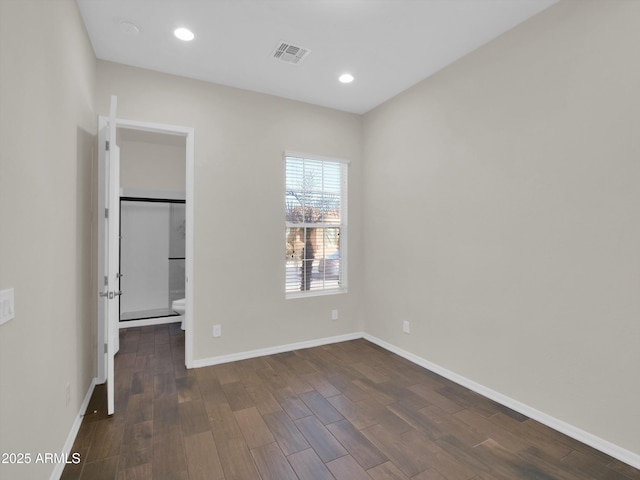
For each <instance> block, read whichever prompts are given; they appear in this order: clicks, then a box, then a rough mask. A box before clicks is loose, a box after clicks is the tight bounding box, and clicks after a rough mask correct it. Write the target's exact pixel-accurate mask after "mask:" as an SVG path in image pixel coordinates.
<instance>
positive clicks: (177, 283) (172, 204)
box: [120, 197, 186, 321]
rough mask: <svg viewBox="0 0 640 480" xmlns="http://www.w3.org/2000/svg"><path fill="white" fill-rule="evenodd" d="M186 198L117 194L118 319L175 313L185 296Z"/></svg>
mask: <svg viewBox="0 0 640 480" xmlns="http://www.w3.org/2000/svg"><path fill="white" fill-rule="evenodd" d="M185 225H186V221H185V201H184V200H172V199H157V198H137V197H121V198H120V274H121V277H120V290H121V291H122V295H121V296H120V321H131V320H144V319H159V318H162V317H172V316H176V315H177V314H176V313H175V312H174V311H173V310H172V309H171V304H172V302H173V301H174V300H177V299H180V298H184V297H185V234H186V230H185Z"/></svg>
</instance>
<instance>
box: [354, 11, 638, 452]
mask: <svg viewBox="0 0 640 480" xmlns="http://www.w3.org/2000/svg"><path fill="white" fill-rule="evenodd" d="M639 20H640V2H634V1H617V2H599V1H579V2H578V1H564V2H561V3H560V4H558V5H556V6H554V7H551V8H550V9H549V10H547V11H545V12H543V13H542V14H540V15H538V16H537V17H534V18H533V19H532V20H530V21H528V22H526V23H524V24H522V25H521V26H519V27H517V28H516V29H514V30H512V31H510V32H508V33H507V34H505V35H503V36H502V37H500V38H499V39H497V40H496V41H494V42H492V43H490V44H488V45H487V46H485V47H483V48H481V49H480V50H478V51H476V52H474V53H472V54H471V55H469V56H467V57H466V58H464V59H462V60H460V61H458V62H456V63H455V64H453V65H451V66H450V67H448V68H446V69H445V70H443V71H441V72H440V73H438V74H436V75H434V76H433V77H432V78H430V79H428V80H426V81H423V82H422V83H420V84H419V85H417V86H415V87H413V88H412V89H410V90H408V91H406V92H405V93H403V94H401V95H399V96H398V97H396V98H394V99H392V100H390V101H389V102H387V103H386V104H384V105H382V106H380V107H379V108H377V109H375V110H373V111H372V112H370V113H369V114H367V115H366V116H365V124H364V158H365V159H366V167H365V169H364V174H365V177H364V197H363V198H364V202H363V204H364V206H365V208H364V217H365V225H364V235H363V238H365V239H366V240H365V242H364V249H365V257H366V259H367V261H366V262H365V263H364V278H365V282H366V294H365V305H366V310H365V318H366V320H367V323H366V331H367V332H368V333H370V334H372V335H374V336H376V337H378V338H380V339H382V340H384V341H386V342H389V343H392V344H395V345H396V346H398V347H400V348H402V349H404V350H407V351H409V352H411V353H413V354H416V355H418V356H420V357H422V358H424V359H427V360H429V361H431V362H433V363H435V364H438V365H440V366H442V367H444V368H446V369H448V370H450V371H453V372H455V373H457V374H460V375H463V376H465V377H467V378H468V379H471V380H473V381H475V382H478V383H480V384H482V385H484V386H486V387H489V388H491V389H493V390H495V391H498V392H500V393H502V394H504V395H507V396H509V397H511V398H512V399H515V400H518V401H520V402H523V403H524V404H527V405H529V406H531V407H533V408H536V409H538V410H540V411H542V412H545V413H546V414H548V415H552V416H554V417H556V418H558V419H560V420H563V421H565V422H567V423H569V424H572V425H574V426H576V427H579V428H581V429H583V430H585V431H587V432H589V433H591V434H594V435H597V436H599V437H601V438H602V439H605V440H608V441H609V442H613V443H614V444H617V445H618V446H621V447H623V448H626V449H628V450H629V451H631V452H635V453H636V454H640V435H639V434H638V432H640V409H638V398H640V374H639V370H638V369H639V366H640V348H639V347H638V346H639V345H640V321H639V320H638V319H639V318H640V295H639V292H640V247H639V246H640V223H639V222H638V218H639V214H640V210H639V206H640V189H639V188H638V185H639V184H640V161H639V159H640V135H639V134H638V130H639V128H640V95H638V86H639V85H640V62H639V61H638V59H639V58H640V29H638V24H639ZM403 320H409V321H410V322H411V334H410V335H406V334H403V333H402V321H403Z"/></svg>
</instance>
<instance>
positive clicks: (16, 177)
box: [0, 0, 97, 479]
mask: <svg viewBox="0 0 640 480" xmlns="http://www.w3.org/2000/svg"><path fill="white" fill-rule="evenodd" d="M94 85H95V58H94V56H93V52H92V50H91V46H90V44H89V41H88V38H87V36H86V34H85V31H84V27H83V24H82V21H81V19H80V15H79V13H78V9H77V6H76V4H75V2H73V1H71V0H64V1H55V2H40V1H38V2H32V1H31V2H25V1H13V0H0V289H4V288H9V287H14V288H15V301H16V309H15V318H14V319H13V320H11V321H10V322H9V323H6V324H4V325H2V326H0V452H15V453H17V452H26V453H31V454H32V455H33V457H32V458H33V459H35V455H36V454H37V453H39V452H41V453H45V452H51V453H60V452H61V451H62V448H63V445H64V443H65V440H66V438H67V436H68V434H69V431H70V430H71V426H72V424H73V421H74V419H75V417H76V415H77V414H78V411H79V408H80V404H81V402H82V400H83V398H84V396H85V394H86V392H87V389H88V387H89V385H90V382H91V379H92V378H93V377H94V376H95V369H96V367H95V358H96V354H95V337H96V332H95V321H94V320H95V308H96V307H95V293H96V291H97V290H96V286H95V282H93V279H94V277H95V274H93V273H92V272H93V271H95V270H94V262H93V258H94V257H95V251H94V250H93V248H92V245H93V242H92V237H91V235H92V232H93V231H94V229H93V228H92V222H93V221H94V213H95V210H96V207H95V203H94V195H93V192H94V191H95V190H93V189H94V187H95V185H94V182H93V179H94V178H95V177H96V174H95V171H94V163H93V158H94V151H93V150H94V145H95V133H96V118H95V114H94V108H93V99H94V91H93V89H94ZM67 384H68V385H69V388H70V392H69V393H70V398H69V400H70V401H69V404H68V405H67V402H66V386H67ZM53 468H54V466H53V465H51V464H44V463H39V464H36V463H35V462H33V463H31V464H30V465H7V464H0V478H3V479H5V478H7V479H9V478H11V479H36V478H48V477H49V475H50V474H51V472H52V471H53Z"/></svg>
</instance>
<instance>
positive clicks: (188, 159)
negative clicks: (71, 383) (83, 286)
mask: <svg viewBox="0 0 640 480" xmlns="http://www.w3.org/2000/svg"><path fill="white" fill-rule="evenodd" d="M99 123H100V124H108V123H109V118H108V117H103V116H100V117H99ZM115 124H116V128H119V129H128V130H138V131H144V132H151V133H159V134H164V135H178V136H182V137H185V168H186V172H185V173H186V175H185V201H186V202H185V219H186V226H185V227H186V229H185V230H186V231H185V298H186V304H185V313H184V330H185V345H184V347H185V352H184V357H185V366H186V367H187V368H193V303H194V287H193V243H194V239H193V232H194V213H193V212H194V165H195V158H194V151H195V150H194V134H195V132H194V129H193V127H185V126H178V125H167V124H159V123H152V122H140V121H135V120H126V119H122V118H116V120H115ZM118 191H120V188H118ZM118 228H119V227H118ZM98 237H99V242H100V243H102V242H103V239H102V238H101V236H100V235H99V236H98ZM103 249H104V245H99V248H98V251H99V252H100V251H103ZM98 282H99V283H98V285H101V284H102V283H101V282H102V278H98ZM105 322H106V319H105V318H104V315H103V313H102V312H101V309H100V308H98V345H99V346H100V345H102V344H106V341H107V339H105V338H101V337H102V335H101V332H103V331H104V328H105ZM97 353H98V375H97V376H98V383H102V382H103V381H104V380H106V375H107V371H106V369H107V355H106V353H105V352H103V350H102V348H101V347H100V348H98V352H97ZM101 381H102V382H101Z"/></svg>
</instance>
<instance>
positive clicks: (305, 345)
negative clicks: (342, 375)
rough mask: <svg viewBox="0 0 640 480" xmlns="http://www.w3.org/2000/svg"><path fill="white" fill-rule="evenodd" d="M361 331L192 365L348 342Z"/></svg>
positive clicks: (195, 361)
mask: <svg viewBox="0 0 640 480" xmlns="http://www.w3.org/2000/svg"><path fill="white" fill-rule="evenodd" d="M363 337H364V333H363V332H354V333H347V334H344V335H337V336H335V337H325V338H319V339H317V340H308V341H304V342H298V343H290V344H287V345H279V346H277V347H268V348H261V349H259V350H250V351H247V352H240V353H231V354H229V355H220V356H217V357H209V358H203V359H200V360H194V361H193V367H194V368H199V367H210V366H211V365H219V364H221V363H229V362H237V361H239V360H247V359H249V358H256V357H263V356H266V355H275V354H276V353H284V352H292V351H293V350H301V349H303V348H312V347H321V346H322V345H329V344H332V343H340V342H348V341H349V340H357V339H358V338H363Z"/></svg>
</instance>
